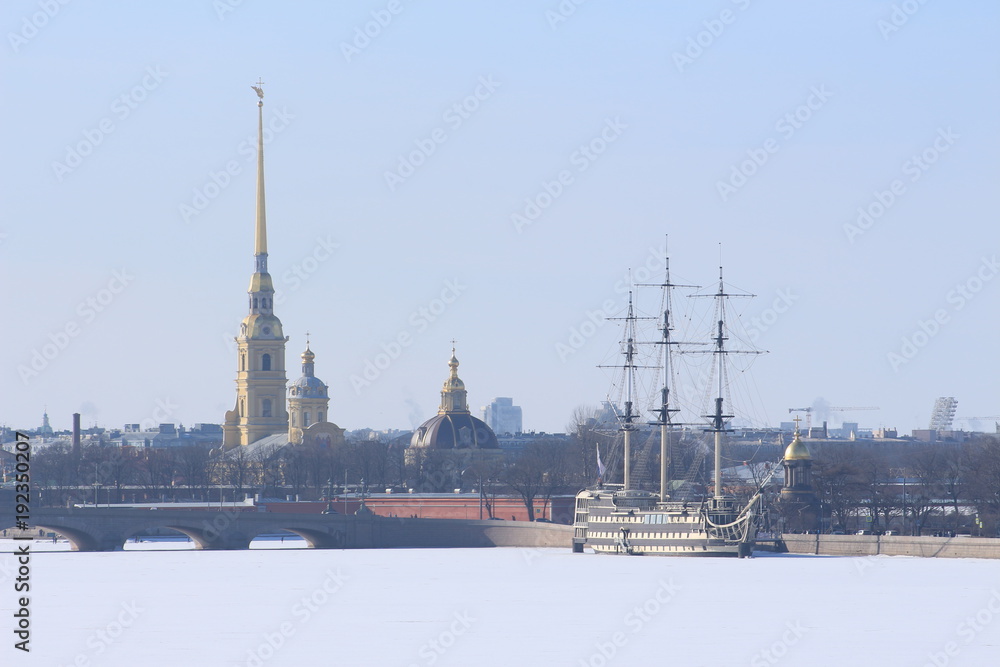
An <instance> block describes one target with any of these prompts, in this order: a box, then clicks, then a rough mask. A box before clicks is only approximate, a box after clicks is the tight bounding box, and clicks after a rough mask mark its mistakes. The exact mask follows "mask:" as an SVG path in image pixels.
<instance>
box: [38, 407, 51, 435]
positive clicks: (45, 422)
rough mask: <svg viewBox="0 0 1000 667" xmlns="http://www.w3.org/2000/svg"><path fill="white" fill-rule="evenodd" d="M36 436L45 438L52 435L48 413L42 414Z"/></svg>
mask: <svg viewBox="0 0 1000 667" xmlns="http://www.w3.org/2000/svg"><path fill="white" fill-rule="evenodd" d="M38 435H40V436H42V437H45V436H50V435H52V425H51V424H49V413H48V411H45V412H43V413H42V427H41V428H40V429H38Z"/></svg>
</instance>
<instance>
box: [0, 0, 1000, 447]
mask: <svg viewBox="0 0 1000 667" xmlns="http://www.w3.org/2000/svg"><path fill="white" fill-rule="evenodd" d="M0 17H2V26H3V28H4V34H5V36H6V40H5V44H4V46H3V47H2V49H0V50H2V52H3V56H2V59H3V61H2V62H3V86H4V88H3V89H4V92H5V95H4V96H3V99H2V100H0V108H2V110H3V113H4V118H5V120H6V122H7V126H8V128H9V132H8V133H7V138H6V144H7V151H6V154H7V159H6V160H4V164H3V167H2V176H3V184H4V185H3V193H4V196H3V202H4V213H5V215H4V217H3V220H2V221H0V259H2V261H0V267H2V268H0V271H2V273H0V275H2V277H3V279H4V280H5V282H6V283H7V284H8V285H9V286H10V288H9V289H8V290H7V297H6V298H5V300H4V303H5V306H6V312H7V316H8V318H9V321H10V323H11V324H10V326H9V331H10V334H9V335H8V336H7V337H5V340H7V341H10V342H11V345H10V348H9V351H8V354H5V355H4V358H3V361H2V366H0V368H2V372H3V378H4V383H3V386H4V389H3V394H2V396H3V401H2V405H3V408H4V410H3V412H2V413H0V423H3V424H6V425H8V426H12V427H32V426H37V425H38V424H40V422H41V414H42V410H43V408H44V407H45V406H47V408H48V413H49V415H50V417H51V419H52V423H53V426H54V427H56V428H67V427H68V426H69V424H70V414H71V413H72V412H77V411H79V412H82V413H83V415H84V420H83V421H84V424H85V425H86V426H89V425H91V424H94V423H97V424H99V425H103V426H108V427H120V426H121V425H122V424H124V423H126V422H138V421H143V420H145V419H152V418H154V415H162V417H163V418H162V419H160V421H172V422H177V423H184V424H186V425H189V424H192V423H195V422H214V423H219V422H222V421H223V418H224V413H225V411H226V410H228V409H231V408H232V407H233V403H234V400H235V384H234V379H235V375H236V352H235V346H234V345H233V343H232V337H233V336H234V335H235V334H236V333H237V331H238V327H239V322H240V321H241V319H242V318H243V316H244V315H245V312H246V297H245V294H246V289H247V284H248V281H249V278H250V274H251V272H252V270H253V257H252V255H253V221H254V162H253V160H254V156H255V153H254V140H255V133H256V96H255V95H254V93H253V91H252V90H250V85H251V84H252V83H254V82H255V81H257V79H258V77H261V78H262V79H263V81H264V82H265V86H264V89H265V107H264V118H265V123H266V124H267V126H268V129H269V140H268V142H267V145H266V148H265V169H266V183H267V219H268V245H269V248H268V250H269V266H270V271H271V274H272V276H273V277H274V280H275V286H276V288H277V289H278V290H279V297H278V300H277V303H276V308H275V312H276V314H277V316H278V317H279V318H280V319H281V321H282V323H283V325H284V329H285V333H286V335H288V336H290V339H291V340H290V341H289V343H288V346H287V357H286V366H287V368H288V376H289V379H290V380H291V379H294V378H296V377H298V374H299V361H298V355H299V353H300V352H301V351H302V350H303V349H304V346H305V333H306V332H307V331H308V332H310V334H311V341H312V349H313V351H314V352H315V353H316V375H317V376H318V377H319V378H321V379H322V380H324V381H325V382H326V383H327V384H329V385H330V398H331V400H330V418H331V421H334V422H336V423H337V424H338V425H340V426H341V427H344V428H348V429H356V428H361V427H372V428H390V427H391V428H411V427H413V426H415V425H416V424H419V423H420V421H422V420H423V419H425V418H427V417H429V416H430V415H432V414H433V413H434V412H435V411H436V408H437V405H438V401H439V394H438V392H439V391H440V388H441V383H442V382H443V380H444V379H445V377H446V376H447V371H448V369H447V360H448V357H449V355H450V352H451V342H450V341H451V340H452V339H456V340H457V341H458V343H457V348H458V350H457V351H458V358H459V360H460V361H461V367H460V376H461V377H462V379H463V380H464V381H465V383H466V385H467V387H468V390H469V404H470V407H472V408H473V409H474V411H478V408H479V406H481V405H485V404H487V403H489V402H490V401H491V400H492V399H493V398H494V397H497V396H511V397H513V398H514V402H515V404H517V405H520V406H522V408H523V411H524V427H525V428H526V429H534V430H545V431H562V430H563V429H564V428H565V426H566V424H567V423H568V422H569V420H570V417H571V413H572V411H573V409H574V408H575V407H577V406H579V405H584V404H585V405H596V404H598V403H599V402H600V401H601V400H603V399H604V398H605V397H606V394H607V391H608V375H607V373H606V372H605V371H602V370H600V369H598V368H596V366H597V365H598V364H601V363H605V362H606V361H607V360H608V358H609V356H610V355H612V354H613V353H614V350H615V349H616V341H617V338H618V331H617V327H616V326H615V325H614V324H612V323H604V321H603V320H602V319H601V318H602V317H603V316H604V315H613V314H616V313H615V312H609V311H616V309H617V310H619V311H620V309H621V308H623V307H624V304H625V298H626V296H625V295H626V293H627V288H626V287H625V285H626V283H627V281H628V277H629V269H630V268H631V269H632V271H633V272H634V273H636V274H637V275H638V274H639V271H640V269H642V268H645V269H646V271H647V272H648V273H649V274H651V276H652V277H653V278H654V279H659V277H660V276H661V275H662V250H663V242H664V241H663V240H664V236H665V235H668V234H669V238H670V255H671V267H672V270H673V273H674V278H675V279H676V280H677V281H678V282H692V283H695V284H699V285H704V286H706V287H707V288H708V289H709V290H710V289H711V287H712V286H713V283H714V281H715V280H716V279H717V270H718V269H717V266H718V262H719V243H720V242H721V243H722V247H723V249H722V253H723V258H724V263H725V267H726V278H727V282H729V283H731V284H733V285H735V286H737V287H739V288H741V289H744V290H746V291H749V292H753V293H754V294H757V295H758V298H757V299H756V300H754V301H751V302H748V303H745V304H740V307H741V308H742V309H743V310H744V315H745V318H746V322H747V325H748V327H750V329H751V333H750V337H752V338H753V339H754V342H755V343H756V344H757V345H759V346H760V347H761V348H764V349H767V350H769V351H770V354H768V355H767V356H766V357H763V358H761V359H759V360H757V361H755V363H754V368H753V371H754V380H755V383H756V392H757V394H758V396H759V401H760V404H761V405H760V408H761V412H762V414H760V416H759V418H760V420H761V421H762V422H765V423H768V424H771V425H777V423H778V422H780V421H786V420H788V419H789V417H790V415H789V414H788V408H790V407H804V406H808V405H811V404H812V403H813V402H814V401H816V399H818V398H820V397H822V398H823V399H825V401H827V402H828V404H829V405H834V406H879V407H880V410H879V411H870V412H863V413H857V414H848V413H845V416H846V417H847V418H850V419H851V420H852V421H860V422H861V423H862V424H863V425H867V426H879V425H884V426H887V427H898V428H899V429H900V431H901V432H905V433H908V432H909V430H910V429H913V428H926V427H927V424H928V421H929V419H930V413H931V408H932V406H933V403H934V399H935V398H937V397H938V396H954V397H956V398H957V399H958V400H959V408H958V415H959V416H960V417H972V416H977V417H992V416H993V415H998V414H1000V401H998V396H997V390H996V387H995V381H994V378H995V377H996V376H997V375H998V373H1000V359H998V354H997V352H996V350H995V345H994V343H995V341H994V339H995V336H994V335H993V334H994V331H995V330H996V328H997V324H998V323H1000V322H998V317H997V309H996V303H997V295H998V293H1000V281H996V280H993V278H995V277H996V273H997V271H998V269H1000V261H998V258H997V257H996V254H997V253H996V250H997V245H998V244H997V241H998V237H1000V231H998V230H997V227H996V217H997V206H996V203H995V191H996V189H995V188H996V186H995V183H996V181H997V178H998V176H1000V167H998V165H997V161H996V155H997V154H998V149H1000V141H998V137H1000V134H998V131H997V118H998V117H1000V94H998V93H1000V85H998V76H997V74H998V71H1000V49H998V47H997V41H996V35H997V33H998V28H1000V7H998V6H996V5H995V4H993V3H989V2H986V1H985V0H982V1H967V2H955V3H947V4H945V3H923V4H922V3H920V2H918V1H917V0H906V1H904V2H874V3H872V2H862V1H860V0H848V1H846V2H822V3H808V5H805V4H803V3H793V2H783V3H773V2H772V3H763V2H756V1H755V0H732V1H730V0H720V1H717V2H712V3H707V4H706V3H703V2H681V3H669V4H667V3H663V4H659V3H656V4H653V3H607V2H598V1H596V0H591V1H589V2H583V3H582V4H579V5H577V4H575V3H574V2H572V1H570V0H564V1H563V2H557V1H556V0H552V1H551V2H542V3H536V2H478V3H467V2H466V3H461V2H438V3H417V2H410V1H407V0H399V1H398V2H397V1H396V0H382V1H378V2H363V3H320V2H290V3H281V4H280V5H279V4H277V3H263V2H237V1H236V0H218V1H215V2H213V1H212V0H202V1H198V2H194V1H188V2H173V3H169V4H167V3H163V4H145V3H125V2H105V3H100V4H86V3H68V4H65V5H63V4H60V3H59V2H58V1H57V0H51V1H49V2H46V1H42V2H38V1H37V0H36V1H30V2H29V1H21V0H16V1H13V2H8V3H6V4H5V5H4V7H3V8H2V9H0ZM366 31H367V34H366ZM639 277H640V278H641V275H639ZM609 304H610V305H609ZM754 321H756V324H754ZM588 323H590V324H588ZM397 347H398V351H397ZM397 352H398V353H397ZM379 355H386V356H385V357H379ZM385 359H389V362H388V363H384V360H385ZM369 365H370V366H369ZM378 366H383V367H382V368H379V367H378ZM366 368H368V369H369V370H368V375H367V376H366V375H365V372H366ZM372 368H374V370H371V369H372ZM376 371H377V372H376ZM352 378H353V379H352ZM163 406H170V407H169V408H168V409H164V407H163ZM157 411H159V412H157ZM164 413H168V414H164Z"/></svg>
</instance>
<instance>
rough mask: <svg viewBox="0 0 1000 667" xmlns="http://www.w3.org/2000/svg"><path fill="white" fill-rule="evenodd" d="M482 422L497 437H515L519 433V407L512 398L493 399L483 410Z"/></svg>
mask: <svg viewBox="0 0 1000 667" xmlns="http://www.w3.org/2000/svg"><path fill="white" fill-rule="evenodd" d="M482 410H483V421H484V422H486V424H487V425H488V426H489V427H490V428H491V429H493V432H494V433H496V434H499V435H516V434H517V433H520V432H521V406H519V405H514V399H513V398H494V399H493V402H492V403H490V404H489V405H487V406H485V407H484V408H483V409H482Z"/></svg>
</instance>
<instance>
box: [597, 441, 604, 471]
mask: <svg viewBox="0 0 1000 667" xmlns="http://www.w3.org/2000/svg"><path fill="white" fill-rule="evenodd" d="M605 470H606V468H605V467H604V464H603V463H601V446H600V445H597V477H598V479H604V471H605Z"/></svg>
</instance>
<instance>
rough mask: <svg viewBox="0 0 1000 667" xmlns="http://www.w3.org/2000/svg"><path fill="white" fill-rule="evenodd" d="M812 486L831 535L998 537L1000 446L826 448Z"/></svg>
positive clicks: (979, 442) (987, 441) (988, 440)
mask: <svg viewBox="0 0 1000 667" xmlns="http://www.w3.org/2000/svg"><path fill="white" fill-rule="evenodd" d="M814 459H815V463H814V468H813V480H814V484H815V487H816V491H817V495H818V496H819V498H820V500H821V501H822V503H823V506H824V508H825V511H826V512H827V516H828V517H829V519H830V525H831V527H832V528H853V527H857V526H860V525H861V524H862V523H863V524H864V526H870V527H872V528H873V529H876V530H879V529H881V530H884V529H886V528H896V529H900V530H903V531H904V532H906V533H910V534H916V535H919V534H926V533H928V532H939V531H959V530H972V532H975V533H977V534H986V535H998V534H1000V532H998V528H1000V523H998V520H1000V440H998V439H997V438H995V437H983V438H979V439H976V440H971V441H968V442H964V443H935V444H927V445H915V444H911V445H907V446H906V447H905V448H898V447H897V448H888V447H886V448H880V447H872V446H864V445H858V444H848V443H845V444H842V445H841V444H836V445H827V446H825V447H824V448H823V449H822V450H820V451H819V452H818V453H817V454H816V456H815V457H814Z"/></svg>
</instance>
